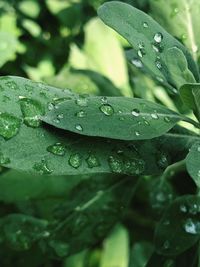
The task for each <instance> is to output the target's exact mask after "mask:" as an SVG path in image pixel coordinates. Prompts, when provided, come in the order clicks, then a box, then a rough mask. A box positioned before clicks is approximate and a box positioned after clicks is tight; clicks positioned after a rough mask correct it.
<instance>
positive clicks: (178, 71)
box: [165, 47, 195, 88]
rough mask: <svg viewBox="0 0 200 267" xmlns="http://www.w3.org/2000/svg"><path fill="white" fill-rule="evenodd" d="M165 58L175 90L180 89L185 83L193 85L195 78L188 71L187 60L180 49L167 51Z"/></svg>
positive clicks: (175, 48) (174, 48)
mask: <svg viewBox="0 0 200 267" xmlns="http://www.w3.org/2000/svg"><path fill="white" fill-rule="evenodd" d="M165 57H166V63H167V68H168V71H169V74H170V76H171V79H172V80H173V84H175V85H176V88H180V87H181V86H182V85H184V84H185V83H195V78H194V76H193V74H192V72H191V71H190V70H189V69H188V63H187V59H186V58H185V55H184V53H183V52H182V51H181V50H180V49H178V48H177V47H172V48H169V49H167V51H166V55H165Z"/></svg>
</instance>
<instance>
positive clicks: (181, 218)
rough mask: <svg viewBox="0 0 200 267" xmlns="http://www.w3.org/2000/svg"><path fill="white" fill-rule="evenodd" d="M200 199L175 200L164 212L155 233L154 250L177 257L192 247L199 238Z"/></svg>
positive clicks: (181, 198) (194, 197)
mask: <svg viewBox="0 0 200 267" xmlns="http://www.w3.org/2000/svg"><path fill="white" fill-rule="evenodd" d="M199 214H200V197H198V196H194V195H189V196H182V197H179V198H177V199H176V200H175V201H174V202H173V203H172V204H171V205H170V206H169V207H168V208H167V209H166V211H165V213H164V215H163V217H162V219H161V221H160V222H159V223H158V226H157V228H156V232H155V245H156V250H157V251H158V252H159V253H161V254H163V255H169V256H171V255H177V254H180V253H182V252H184V251H185V250H187V249H189V248H190V247H192V246H193V245H194V244H195V243H196V242H197V241H198V240H199V238H200V220H199Z"/></svg>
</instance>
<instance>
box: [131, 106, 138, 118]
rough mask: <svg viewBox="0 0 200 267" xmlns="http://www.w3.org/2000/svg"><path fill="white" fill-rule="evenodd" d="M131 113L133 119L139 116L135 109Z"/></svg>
mask: <svg viewBox="0 0 200 267" xmlns="http://www.w3.org/2000/svg"><path fill="white" fill-rule="evenodd" d="M131 113H132V115H133V116H134V117H138V116H139V115H140V111H139V109H137V108H134V109H133V110H132V112H131Z"/></svg>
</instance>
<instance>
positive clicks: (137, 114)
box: [42, 97, 182, 140]
mask: <svg viewBox="0 0 200 267" xmlns="http://www.w3.org/2000/svg"><path fill="white" fill-rule="evenodd" d="M57 117H60V120H59V121H57V120H56V118H57ZM181 119H182V117H181V115H179V114H177V113H176V112H174V111H171V110H169V109H167V108H165V107H164V106H161V105H158V104H156V103H153V102H149V101H146V100H143V99H139V98H138V99H137V98H134V99H132V98H125V97H107V98H105V97H103V98H102V97H84V98H83V97H80V98H74V99H72V100H67V101H63V102H61V103H59V104H58V105H57V108H56V109H53V110H50V111H48V112H47V113H46V115H45V116H44V117H42V120H43V121H45V122H46V123H48V124H51V125H53V126H55V127H57V128H61V129H65V130H69V131H72V132H75V133H79V134H83V135H89V136H101V137H109V138H114V139H121V140H144V139H151V138H154V137H157V136H160V135H162V134H164V133H166V132H167V131H169V130H170V129H171V128H172V127H173V126H174V125H175V124H176V123H177V122H178V121H180V120H181ZM97 122H99V123H97Z"/></svg>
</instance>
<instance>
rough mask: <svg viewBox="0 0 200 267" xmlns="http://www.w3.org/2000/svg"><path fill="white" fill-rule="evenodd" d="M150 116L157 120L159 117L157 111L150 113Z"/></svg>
mask: <svg viewBox="0 0 200 267" xmlns="http://www.w3.org/2000/svg"><path fill="white" fill-rule="evenodd" d="M151 118H152V119H154V120H158V119H159V117H158V114H157V113H152V114H151Z"/></svg>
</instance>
